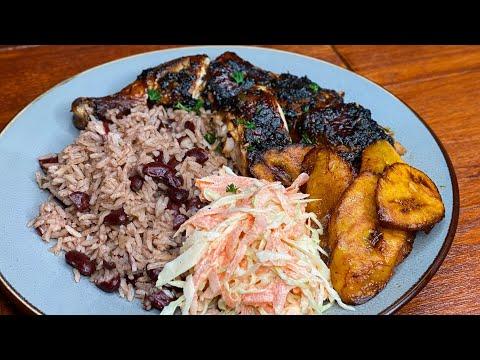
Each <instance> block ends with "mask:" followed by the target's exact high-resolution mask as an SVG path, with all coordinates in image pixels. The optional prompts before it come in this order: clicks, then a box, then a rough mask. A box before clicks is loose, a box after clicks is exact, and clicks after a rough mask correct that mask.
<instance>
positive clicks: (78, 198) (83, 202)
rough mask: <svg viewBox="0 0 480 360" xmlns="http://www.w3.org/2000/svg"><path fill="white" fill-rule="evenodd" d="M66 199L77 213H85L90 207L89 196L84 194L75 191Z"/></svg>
mask: <svg viewBox="0 0 480 360" xmlns="http://www.w3.org/2000/svg"><path fill="white" fill-rule="evenodd" d="M68 197H69V198H70V200H71V201H72V203H73V205H75V207H76V208H77V210H78V211H85V210H88V208H89V207H90V195H88V194H86V193H84V192H81V191H75V192H73V193H71V194H70V195H69V196H68Z"/></svg>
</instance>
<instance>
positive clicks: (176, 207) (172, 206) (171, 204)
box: [167, 199, 180, 213]
mask: <svg viewBox="0 0 480 360" xmlns="http://www.w3.org/2000/svg"><path fill="white" fill-rule="evenodd" d="M167 209H168V210H173V211H175V212H176V213H178V211H179V210H180V205H178V204H177V203H175V202H173V201H172V200H170V199H168V204H167Z"/></svg>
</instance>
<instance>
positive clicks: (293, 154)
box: [250, 144, 313, 186]
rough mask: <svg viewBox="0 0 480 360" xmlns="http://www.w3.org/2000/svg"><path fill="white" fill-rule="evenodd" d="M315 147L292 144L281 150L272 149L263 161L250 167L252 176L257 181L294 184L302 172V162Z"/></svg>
mask: <svg viewBox="0 0 480 360" xmlns="http://www.w3.org/2000/svg"><path fill="white" fill-rule="evenodd" d="M312 148H313V146H307V145H303V144H292V145H288V146H286V147H284V148H281V149H270V150H267V151H265V153H263V154H262V156H261V159H260V160H259V161H257V162H256V163H254V164H253V165H252V166H250V172H251V174H252V175H253V176H254V177H256V178H257V179H264V180H267V181H281V182H282V184H283V185H285V186H289V185H291V184H292V182H293V180H295V179H296V178H297V177H298V175H300V173H301V172H302V168H301V166H302V162H303V158H304V157H305V154H307V153H308V152H309V151H310V150H311V149H312Z"/></svg>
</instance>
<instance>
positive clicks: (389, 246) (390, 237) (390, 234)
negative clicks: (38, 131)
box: [375, 226, 415, 268]
mask: <svg viewBox="0 0 480 360" xmlns="http://www.w3.org/2000/svg"><path fill="white" fill-rule="evenodd" d="M379 232H380V234H381V239H380V240H379V241H378V243H377V244H376V246H375V247H376V248H377V249H378V251H379V252H381V253H382V254H383V257H384V260H385V264H386V265H388V266H390V267H392V268H393V267H394V266H396V265H398V264H400V263H401V262H402V261H403V260H404V259H405V258H406V257H407V256H408V254H410V251H411V250H412V247H413V239H414V238H415V233H413V232H409V231H403V230H397V229H392V228H387V227H383V226H382V227H380V228H379Z"/></svg>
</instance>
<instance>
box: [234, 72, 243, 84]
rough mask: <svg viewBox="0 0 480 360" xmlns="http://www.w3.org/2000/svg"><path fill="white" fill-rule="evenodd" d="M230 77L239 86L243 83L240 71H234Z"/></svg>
mask: <svg viewBox="0 0 480 360" xmlns="http://www.w3.org/2000/svg"><path fill="white" fill-rule="evenodd" d="M231 77H232V79H233V80H235V82H236V83H237V84H241V83H243V82H244V81H245V78H244V75H243V72H241V71H234V72H233V73H232V74H231Z"/></svg>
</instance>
